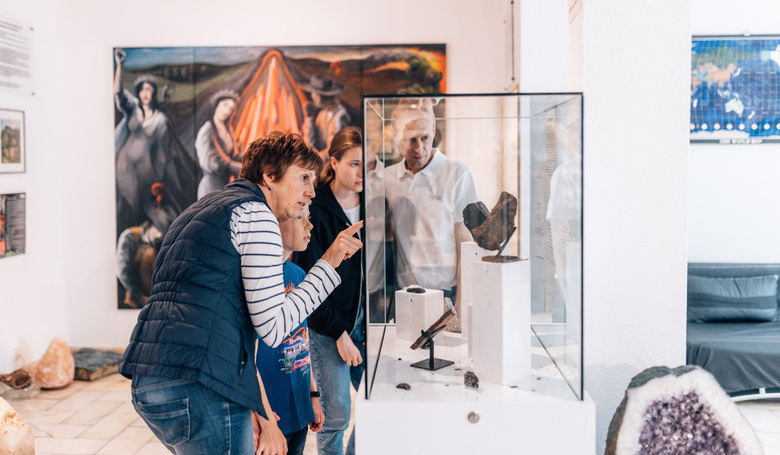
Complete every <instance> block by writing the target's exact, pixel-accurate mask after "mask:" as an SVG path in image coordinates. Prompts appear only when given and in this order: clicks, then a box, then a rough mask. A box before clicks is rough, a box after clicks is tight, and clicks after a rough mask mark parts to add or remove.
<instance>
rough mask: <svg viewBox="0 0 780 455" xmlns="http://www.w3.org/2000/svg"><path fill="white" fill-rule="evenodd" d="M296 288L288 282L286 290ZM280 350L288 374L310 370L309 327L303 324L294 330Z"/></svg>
mask: <svg viewBox="0 0 780 455" xmlns="http://www.w3.org/2000/svg"><path fill="white" fill-rule="evenodd" d="M293 289H295V286H293V284H292V283H290V284H288V285H287V286H286V287H285V289H284V292H285V293H287V292H290V291H292V290H293ZM279 352H280V353H281V354H282V357H281V358H280V359H279V363H280V364H281V370H282V371H283V372H285V373H287V374H292V372H293V371H298V370H301V372H302V373H306V372H308V371H309V368H310V364H311V360H310V357H309V327H308V326H306V325H303V326H301V327H298V330H296V331H294V332H292V333H291V334H290V336H289V337H288V338H287V339H285V340H284V341H283V342H282V344H281V345H280V346H279Z"/></svg>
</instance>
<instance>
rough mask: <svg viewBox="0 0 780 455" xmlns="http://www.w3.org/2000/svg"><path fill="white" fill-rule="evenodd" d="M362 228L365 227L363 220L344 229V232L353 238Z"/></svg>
mask: <svg viewBox="0 0 780 455" xmlns="http://www.w3.org/2000/svg"><path fill="white" fill-rule="evenodd" d="M362 227H363V220H360V221H358V222H357V223H355V224H353V225H352V226H350V227H348V228H346V229H344V230H343V231H342V232H343V233H345V234H347V235H349V236H353V235H355V233H356V232H357V231H358V230H360V228H362Z"/></svg>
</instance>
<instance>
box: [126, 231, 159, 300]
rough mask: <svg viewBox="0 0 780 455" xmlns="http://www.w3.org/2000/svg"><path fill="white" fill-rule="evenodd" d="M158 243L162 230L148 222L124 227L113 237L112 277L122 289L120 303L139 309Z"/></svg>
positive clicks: (149, 281)
mask: <svg viewBox="0 0 780 455" xmlns="http://www.w3.org/2000/svg"><path fill="white" fill-rule="evenodd" d="M161 242H162V233H161V232H160V231H159V230H158V229H157V228H156V227H154V225H152V224H151V223H150V222H149V221H144V222H143V223H142V224H141V225H140V226H131V227H129V228H127V229H125V230H124V231H122V234H121V235H120V236H119V240H117V245H116V276H117V278H119V282H120V283H122V286H124V288H125V299H124V302H123V303H124V304H125V305H127V306H128V307H130V308H143V307H144V306H146V302H147V301H148V300H149V293H150V292H151V290H152V289H151V288H152V286H151V285H152V271H153V270H154V261H155V260H156V259H157V252H158V251H159V250H160V243H161Z"/></svg>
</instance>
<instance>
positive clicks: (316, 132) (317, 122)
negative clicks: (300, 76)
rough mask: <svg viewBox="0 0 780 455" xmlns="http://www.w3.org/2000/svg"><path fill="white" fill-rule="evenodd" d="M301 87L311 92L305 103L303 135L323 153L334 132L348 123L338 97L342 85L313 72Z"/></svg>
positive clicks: (342, 89) (348, 119)
mask: <svg viewBox="0 0 780 455" xmlns="http://www.w3.org/2000/svg"><path fill="white" fill-rule="evenodd" d="M301 89H303V90H305V91H307V92H309V93H310V94H311V101H312V102H311V103H310V104H307V105H306V122H305V123H304V125H303V133H304V137H305V138H306V140H307V141H308V142H309V143H310V144H311V145H312V146H313V147H314V148H315V149H317V150H318V151H319V152H320V155H323V154H324V153H325V152H326V151H327V150H328V148H330V141H331V140H332V139H333V136H334V135H335V134H336V132H338V131H341V130H342V129H343V128H345V127H347V126H348V125H349V121H350V117H349V113H348V112H347V109H346V108H345V107H344V105H343V104H341V101H339V99H338V94H339V93H341V92H342V91H344V86H343V85H342V84H339V83H338V82H336V81H334V80H333V79H331V78H329V77H327V76H321V75H318V74H315V75H313V76H312V77H311V78H310V79H309V81H308V82H306V83H304V84H301Z"/></svg>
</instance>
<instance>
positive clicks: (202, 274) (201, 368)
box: [119, 179, 266, 415]
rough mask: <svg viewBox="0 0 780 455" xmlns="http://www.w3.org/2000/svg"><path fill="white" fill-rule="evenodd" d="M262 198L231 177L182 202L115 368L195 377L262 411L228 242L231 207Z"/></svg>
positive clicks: (237, 268)
mask: <svg viewBox="0 0 780 455" xmlns="http://www.w3.org/2000/svg"><path fill="white" fill-rule="evenodd" d="M248 201H259V202H263V203H265V202H266V201H265V197H264V196H263V194H262V192H261V191H260V188H259V187H258V186H257V185H256V184H254V183H252V182H250V181H248V180H243V179H242V180H236V181H234V182H233V183H230V184H228V185H227V186H225V187H224V188H223V189H221V190H217V191H214V192H212V193H210V194H207V195H206V196H204V197H203V198H202V199H200V200H198V201H197V202H195V203H194V204H192V205H191V206H190V207H188V208H187V209H186V210H185V211H184V212H182V214H181V215H179V217H178V218H176V220H175V221H174V222H173V224H171V227H170V229H169V230H168V233H167V234H166V235H165V239H164V240H163V243H162V246H161V248H160V252H159V254H158V255H157V262H156V263H155V266H154V275H153V276H152V292H151V295H150V296H149V303H148V304H147V305H146V306H145V307H144V308H143V309H142V310H141V313H140V314H139V315H138V323H137V324H136V326H135V329H133V334H132V335H131V337H130V344H129V345H128V346H127V349H126V350H125V354H124V358H123V361H122V365H121V366H120V370H119V371H120V373H122V374H123V375H124V376H126V377H128V378H131V377H132V376H133V375H139V376H157V377H165V378H172V379H178V378H187V379H196V380H197V381H198V382H199V383H201V384H203V385H204V386H206V387H208V388H209V389H211V390H213V391H214V392H216V393H218V394H219V395H221V396H223V397H225V398H227V399H228V400H230V401H232V402H234V403H237V404H240V405H242V406H245V407H247V408H250V409H254V410H256V411H258V412H260V414H261V415H265V413H264V412H263V409H262V404H261V400H260V388H259V386H258V383H257V371H256V367H255V356H254V352H255V350H254V346H255V332H254V328H253V327H252V323H251V320H250V319H249V314H248V311H247V307H246V300H245V298H244V286H243V284H242V281H241V263H240V259H239V256H238V252H237V251H236V249H235V248H234V247H233V244H232V242H231V240H230V216H231V213H232V211H233V209H234V208H235V207H236V206H238V205H240V204H242V203H244V202H248Z"/></svg>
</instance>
